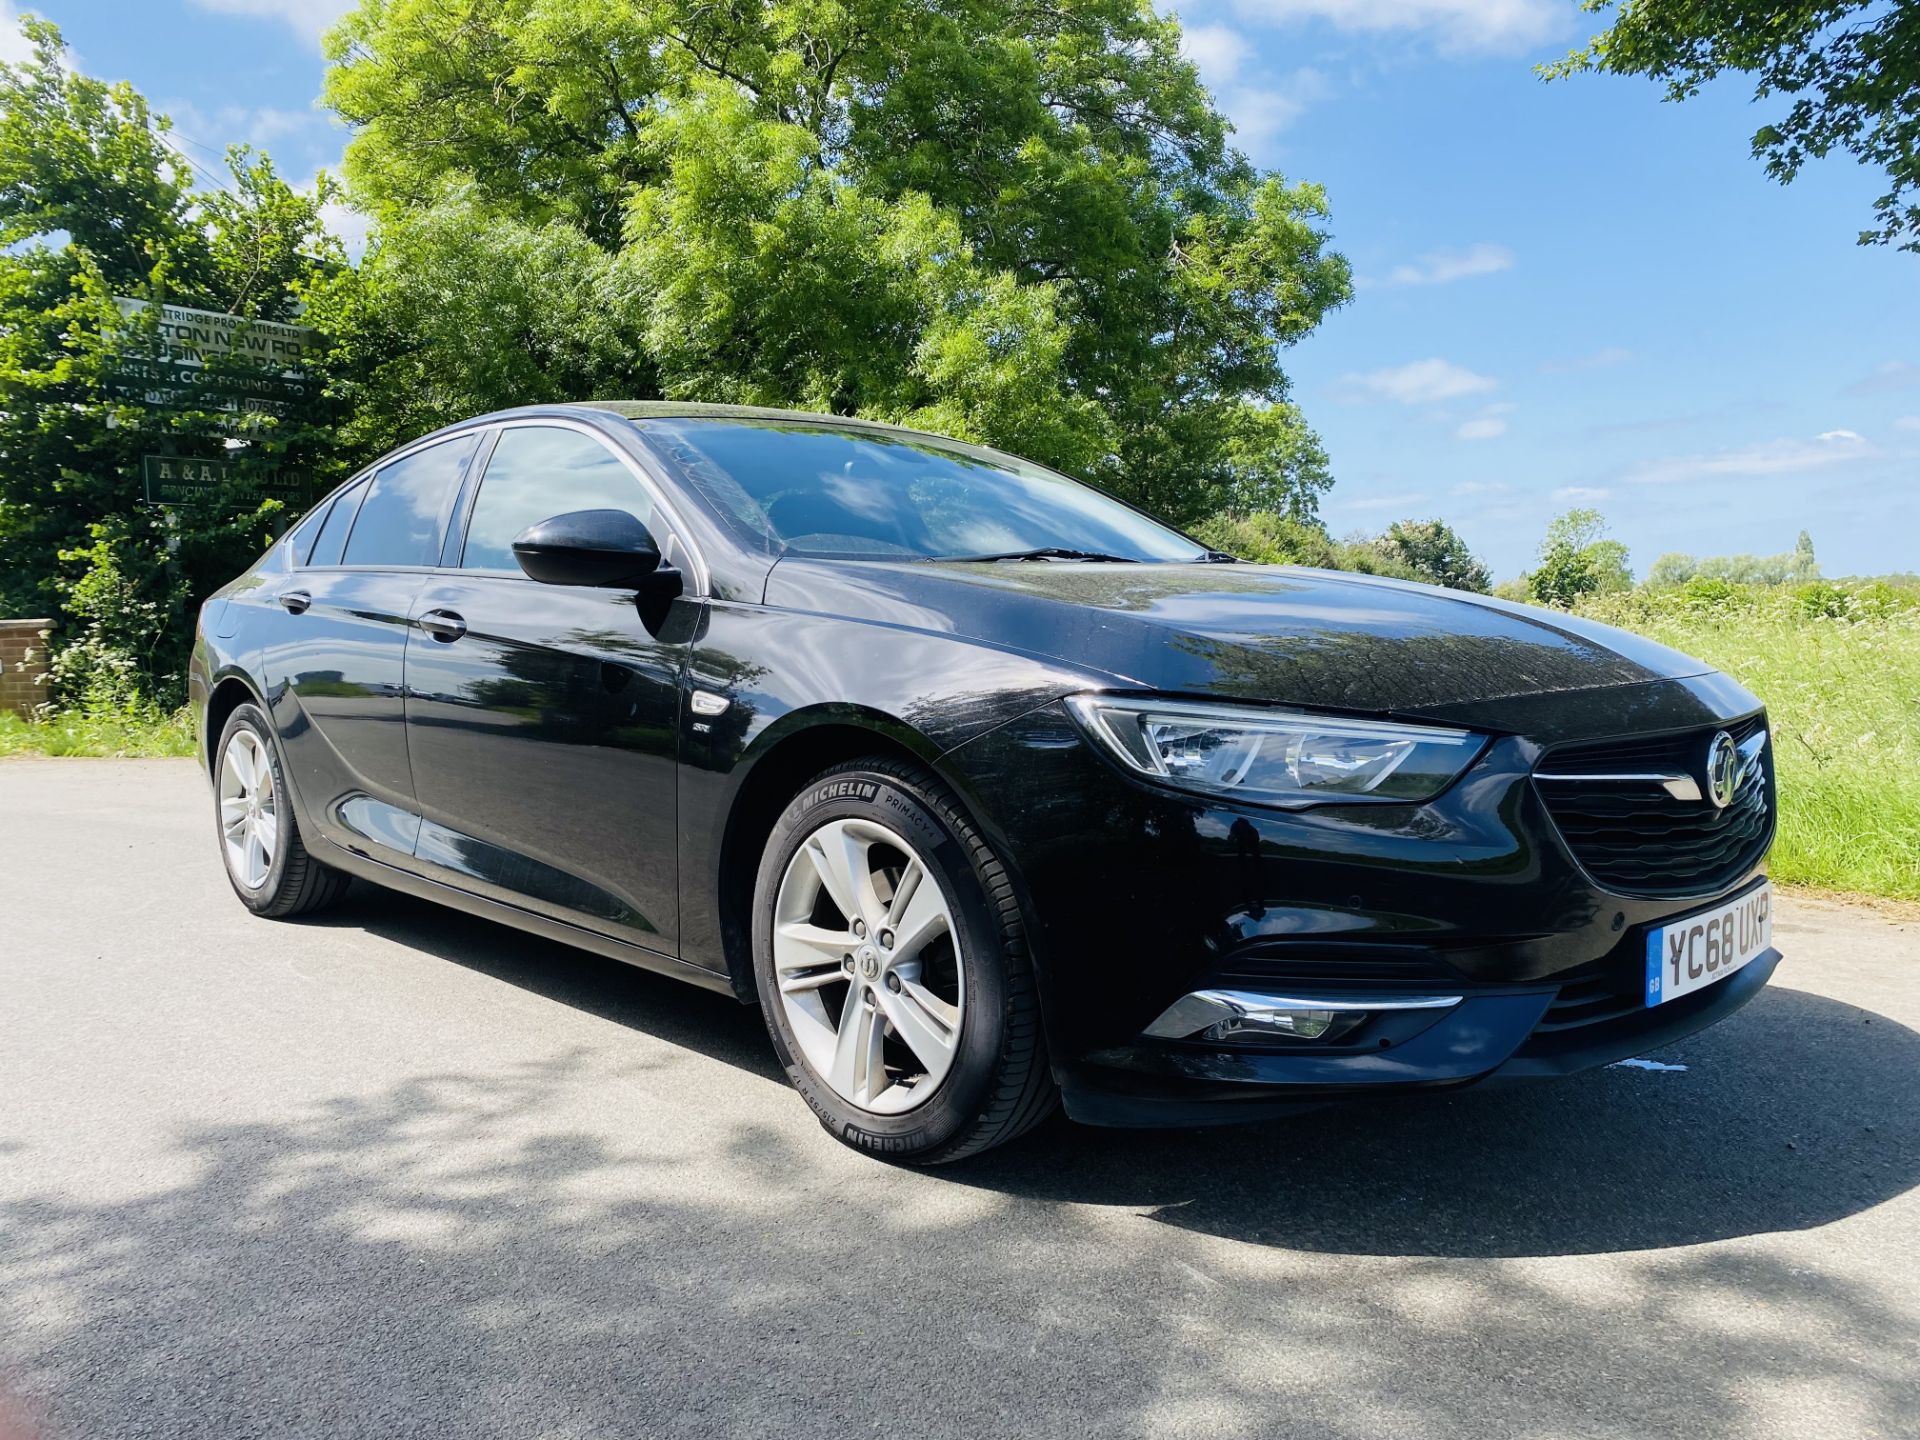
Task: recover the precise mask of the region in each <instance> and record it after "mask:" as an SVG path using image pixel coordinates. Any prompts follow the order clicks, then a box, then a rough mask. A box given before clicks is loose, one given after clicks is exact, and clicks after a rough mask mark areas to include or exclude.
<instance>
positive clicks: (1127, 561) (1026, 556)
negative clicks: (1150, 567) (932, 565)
mask: <svg viewBox="0 0 1920 1440" xmlns="http://www.w3.org/2000/svg"><path fill="white" fill-rule="evenodd" d="M939 558H940V559H942V560H979V561H986V560H1111V561H1114V562H1116V563H1118V564H1122V565H1138V564H1139V563H1140V562H1139V561H1138V560H1136V559H1135V558H1134V557H1133V556H1131V555H1102V554H1101V553H1100V552H1099V551H1098V550H1067V549H1064V548H1062V547H1061V546H1058V545H1039V546H1036V547H1035V548H1033V549H1031V550H1006V551H1002V552H1001V553H999V554H997V555H942V556H940V557H939Z"/></svg>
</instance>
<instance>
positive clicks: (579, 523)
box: [513, 510, 678, 590]
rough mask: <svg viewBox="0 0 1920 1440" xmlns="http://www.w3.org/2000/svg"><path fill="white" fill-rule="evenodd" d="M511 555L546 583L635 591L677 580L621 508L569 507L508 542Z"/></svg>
mask: <svg viewBox="0 0 1920 1440" xmlns="http://www.w3.org/2000/svg"><path fill="white" fill-rule="evenodd" d="M513 558H514V559H516V560H518V561H519V562H520V568H521V569H522V570H524V571H526V572H527V574H528V575H529V576H531V577H532V578H533V579H535V580H539V581H542V582H544V583H545V584H548V585H598V586H604V587H607V588H609V589H615V590H639V589H642V588H647V589H652V588H654V586H653V582H655V581H665V580H667V579H668V578H669V577H672V578H675V579H677V578H678V572H677V571H675V570H674V569H673V568H672V567H671V566H662V565H661V563H660V547H659V546H658V545H657V544H655V543H654V539H653V536H652V534H651V533H650V532H649V531H648V530H647V527H646V526H645V525H642V524H641V523H640V521H639V520H638V519H636V518H635V517H634V516H632V515H630V514H628V513H627V512H626V511H625V510H573V511H569V512H568V513H567V514H565V515H555V516H554V517H553V518H552V519H551V520H542V521H541V522H540V523H539V524H538V525H529V526H528V527H527V528H526V529H525V530H522V531H521V532H520V534H519V536H518V537H517V538H516V539H515V540H514V542H513Z"/></svg>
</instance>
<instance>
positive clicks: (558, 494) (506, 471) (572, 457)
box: [460, 425, 665, 573]
mask: <svg viewBox="0 0 1920 1440" xmlns="http://www.w3.org/2000/svg"><path fill="white" fill-rule="evenodd" d="M571 510H625V511H627V512H628V513H629V514H631V515H633V516H634V517H635V518H636V519H638V520H639V521H640V523H641V524H642V525H648V526H650V525H652V524H653V502H652V500H650V499H649V498H648V496H647V492H646V490H645V489H644V488H642V486H641V484H640V482H639V481H638V480H636V479H635V478H634V476H633V472H632V471H631V470H629V469H628V468H627V467H626V465H625V464H624V463H623V462H622V461H621V460H620V459H619V458H618V457H617V456H616V455H614V453H613V452H612V451H611V450H609V449H607V447H606V446H605V445H602V444H601V443H600V442H599V441H598V440H595V439H594V438H593V437H592V436H591V435H582V434H581V433H580V432H579V431H577V430H562V429H560V428H558V427H556V426H544V425H529V426H513V427H510V428H509V429H506V430H502V431H501V432H500V441H499V443H498V444H497V445H495V446H494V447H493V454H492V455H491V456H490V457H488V460H487V473H486V476H485V478H484V479H482V480H481V482H480V493H479V495H478V496H476V497H475V499H474V502H473V518H472V520H470V521H469V522H468V523H467V544H466V548H465V549H464V550H463V551H461V554H460V568H461V569H463V570H511V571H515V572H516V573H517V572H518V570H519V568H520V567H519V564H518V563H517V562H516V561H515V560H514V558H513V537H514V536H516V535H518V534H519V533H520V532H521V531H522V530H525V529H526V528H527V527H528V526H529V525H537V524H539V523H540V522H541V521H542V520H550V519H552V518H553V517H554V516H555V515H565V514H566V513H567V512H569V511H571ZM655 538H656V539H661V537H658V536H656V537H655ZM661 543H663V544H664V543H665V542H664V540H663V539H662V540H661Z"/></svg>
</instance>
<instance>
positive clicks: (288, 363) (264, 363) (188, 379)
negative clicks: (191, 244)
mask: <svg viewBox="0 0 1920 1440" xmlns="http://www.w3.org/2000/svg"><path fill="white" fill-rule="evenodd" d="M114 304H115V305H117V306H119V307H120V313H121V315H123V316H125V317H126V319H127V320H128V321H129V322H139V323H146V322H147V317H148V315H149V312H151V311H154V310H156V309H157V310H158V311H159V314H158V315H157V316H156V317H154V318H153V321H152V323H153V324H154V327H155V332H156V334H157V336H158V339H159V345H158V347H157V349H156V351H155V352H154V353H150V354H145V355H122V356H121V357H120V359H119V360H118V361H117V362H116V364H115V366H114V369H113V373H112V374H111V376H109V378H108V389H109V391H110V392H111V393H112V394H113V395H114V396H115V397H117V398H119V399H122V400H128V401H131V402H133V403H134V404H136V405H147V406H151V407H153V408H155V409H174V410H178V409H192V410H213V411H224V412H226V413H228V414H231V415H234V416H243V415H271V416H274V417H276V418H284V417H286V416H287V415H290V414H292V413H293V411H294V410H295V409H296V408H297V407H298V406H299V405H300V404H301V403H302V402H303V401H305V400H307V399H309V398H310V397H311V394H312V386H313V384H314V382H313V380H312V379H311V377H310V376H309V373H308V368H307V367H308V361H309V357H310V356H311V355H312V353H313V350H314V347H315V345H316V344H317V343H318V340H319V336H318V335H317V334H316V332H314V331H313V330H310V329H308V328H307V327H306V326H304V325H283V324H280V323H279V322H277V321H273V320H249V319H247V318H246V317H245V316H242V315H225V314H222V313H220V312H219V311H217V310H195V309H192V308H191V307H189V306H186V305H160V306H154V305H151V304H149V303H148V302H147V301H145V300H133V299H128V298H126V297H125V296H116V297H115V298H114ZM235 361H237V362H241V363H238V364H235V363H230V362H235Z"/></svg>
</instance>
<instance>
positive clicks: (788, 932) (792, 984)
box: [773, 920, 860, 995]
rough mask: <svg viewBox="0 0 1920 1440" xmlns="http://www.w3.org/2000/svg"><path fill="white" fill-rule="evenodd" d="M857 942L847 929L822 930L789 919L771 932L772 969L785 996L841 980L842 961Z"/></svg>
mask: <svg viewBox="0 0 1920 1440" xmlns="http://www.w3.org/2000/svg"><path fill="white" fill-rule="evenodd" d="M859 943H860V942H859V941H858V940H857V939H855V938H854V935H853V932H852V931H850V930H826V929H822V928H821V927H820V926H818V925H810V924H808V923H807V922H806V921H804V920H793V921H789V922H788V923H786V924H784V925H782V926H780V927H779V928H778V929H777V930H776V931H775V932H774V947H773V955H774V969H775V971H776V972H777V975H778V979H779V982H780V988H781V989H782V990H783V991H785V992H786V993H787V994H789V995H793V994H797V993H799V992H800V991H803V990H818V989H819V988H820V987H821V986H823V985H831V984H833V982H834V981H836V980H840V979H843V978H845V975H846V971H845V967H844V961H845V959H846V957H847V955H848V954H850V953H851V952H852V950H853V948H854V947H855V946H856V945H858V944H859Z"/></svg>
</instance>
